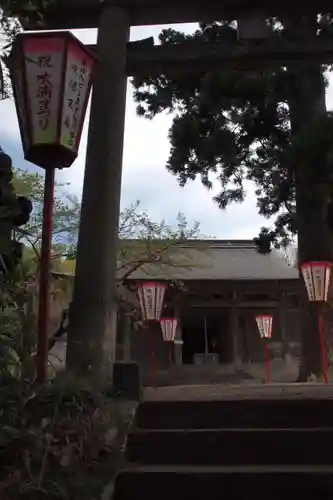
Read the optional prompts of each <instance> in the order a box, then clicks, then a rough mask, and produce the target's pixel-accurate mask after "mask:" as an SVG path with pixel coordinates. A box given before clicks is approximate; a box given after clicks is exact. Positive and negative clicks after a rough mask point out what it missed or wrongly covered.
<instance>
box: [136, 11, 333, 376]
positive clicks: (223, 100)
mask: <svg viewBox="0 0 333 500" xmlns="http://www.w3.org/2000/svg"><path fill="white" fill-rule="evenodd" d="M267 23H268V27H269V29H270V35H271V36H273V37H285V36H288V35H293V36H305V37H306V36H310V37H314V36H318V37H319V36H325V37H331V36H332V15H331V14H322V15H320V16H319V17H317V16H312V17H306V16H302V15H301V14H300V15H299V16H297V19H296V18H294V19H293V18H284V19H277V18H274V19H270V20H268V21H267ZM226 40H229V41H230V40H233V41H235V42H236V40H237V30H236V26H235V24H234V23H229V22H214V23H212V24H209V25H205V24H200V28H199V29H198V30H197V31H196V32H195V33H194V34H192V35H186V34H184V33H180V32H177V31H174V30H171V29H167V30H164V31H162V33H161V34H160V41H161V43H162V44H164V45H168V44H180V43H185V42H186V43H188V44H189V43H191V42H192V43H193V44H198V43H208V42H210V43H223V42H224V41H226ZM324 69H325V68H323V67H322V66H321V65H320V63H318V62H315V63H314V62H312V63H310V64H304V63H303V64H302V65H300V66H297V65H290V66H288V67H287V66H285V65H275V66H273V65H271V66H270V67H269V68H262V69H261V70H260V71H259V70H256V71H237V70H233V69H226V70H221V71H218V72H211V71H209V70H208V71H205V70H202V71H195V70H193V72H191V74H187V75H184V74H179V73H177V74H170V75H165V74H162V75H157V76H153V75H145V76H144V77H136V78H134V79H133V80H132V82H133V85H134V87H135V100H136V102H137V103H138V107H137V112H138V115H140V116H143V117H146V118H150V119H151V118H153V117H154V116H155V115H156V114H158V113H160V112H163V111H168V112H170V111H171V112H174V113H175V118H174V120H173V124H172V126H171V129H170V131H169V138H170V143H171V151H170V156H169V159H168V162H167V169H168V170H169V171H170V172H171V173H172V174H173V175H175V176H177V178H178V181H179V183H180V185H184V184H186V182H188V181H189V180H194V179H195V178H196V177H197V176H198V177H200V178H201V181H202V183H203V185H204V186H206V187H207V188H208V189H209V188H211V187H212V183H213V182H215V183H216V182H218V183H219V184H220V186H221V191H220V193H219V194H218V195H217V196H216V197H215V198H214V201H215V202H216V203H217V204H218V206H219V207H220V208H222V209H223V208H225V207H226V206H228V204H229V203H231V202H242V201H243V200H244V197H245V196H246V193H245V189H244V180H246V179H249V180H252V181H253V182H254V183H255V185H256V194H257V200H258V209H259V213H260V214H262V215H264V216H265V217H267V218H271V217H275V227H273V228H263V229H262V231H261V234H260V235H259V237H258V238H257V240H256V242H257V244H258V247H259V250H260V251H262V252H268V251H270V248H271V243H274V244H286V243H287V242H288V241H289V240H290V238H291V236H292V235H294V234H296V233H297V235H298V262H299V264H301V263H302V262H304V261H306V260H329V261H332V260H333V244H332V235H333V224H332V222H333V217H332V216H333V204H332V202H331V195H332V173H333V169H332V160H333V149H332V141H331V137H332V132H333V117H332V115H331V113H327V111H326V106H325V86H326V83H327V82H326V80H325V77H324V72H323V70H324ZM296 207H297V210H296ZM303 305H304V311H303V314H302V339H303V357H302V363H301V372H300V379H307V378H308V376H309V375H310V374H311V373H314V374H315V375H319V376H320V375H321V372H322V368H321V359H320V348H319V341H318V335H317V327H316V323H315V311H314V310H311V306H308V305H307V304H306V299H305V297H303ZM305 306H306V310H305Z"/></svg>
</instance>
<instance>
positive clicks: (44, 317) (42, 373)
mask: <svg viewBox="0 0 333 500" xmlns="http://www.w3.org/2000/svg"><path fill="white" fill-rule="evenodd" d="M54 178H55V169H54V168H49V169H46V170H45V183H44V204H43V230H42V244H41V257H40V269H39V303H38V347H37V380H38V382H39V383H43V382H44V381H45V379H46V376H47V362H48V351H49V338H48V337H49V336H48V325H49V309H50V271H51V251H52V227H53V205H54Z"/></svg>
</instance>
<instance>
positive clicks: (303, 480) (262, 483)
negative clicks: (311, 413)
mask: <svg viewBox="0 0 333 500" xmlns="http://www.w3.org/2000/svg"><path fill="white" fill-rule="evenodd" d="M309 455H311V450H310V449H309ZM298 495H299V496H301V495H304V497H306V498H315V499H316V500H331V499H332V498H333V467H317V468H316V467H314V466H308V467H289V468H288V467H286V466H285V467H238V468H237V467H193V466H192V467H188V466H186V467H152V466H149V467H138V468H133V469H132V470H124V471H122V472H120V473H119V474H118V476H117V477H116V481H115V490H114V497H113V498H114V500H140V499H145V500H157V499H158V500H171V499H172V500H184V498H186V499H187V498H191V499H192V500H196V499H197V500H199V499H200V500H202V499H203V498H209V500H220V499H221V498H224V497H225V498H228V500H229V499H230V500H244V499H249V500H250V499H251V500H252V499H255V500H267V499H269V500H295V498H298Z"/></svg>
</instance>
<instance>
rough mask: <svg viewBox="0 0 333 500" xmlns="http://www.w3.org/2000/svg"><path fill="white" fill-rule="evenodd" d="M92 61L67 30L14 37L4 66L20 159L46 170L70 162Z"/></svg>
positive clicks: (76, 146) (76, 147) (75, 151)
mask: <svg viewBox="0 0 333 500" xmlns="http://www.w3.org/2000/svg"><path fill="white" fill-rule="evenodd" d="M96 61H97V58H96V56H95V55H93V54H92V53H91V52H90V51H89V50H88V49H87V48H86V47H85V45H84V44H83V43H81V42H80V41H79V40H78V39H77V38H76V37H74V36H73V35H72V34H71V33H70V32H69V31H55V32H49V33H32V34H30V33H29V34H26V33H22V34H19V35H18V36H17V37H16V40H15V42H14V46H13V51H12V53H11V56H10V63H9V64H10V69H11V77H12V84H13V90H14V97H15V104H16V110H17V115H18V120H19V125H20V131H21V138H22V143H23V150H24V157H25V159H26V160H28V161H30V162H32V163H35V164H36V165H39V166H40V167H43V168H46V169H49V168H55V167H61V168H63V167H70V166H71V164H72V163H73V161H74V160H75V158H76V157H77V155H78V150H79V144H80V139H81V132H82V127H83V122H84V118H85V114H86V109H87V103H88V98H89V94H90V89H91V84H92V73H93V70H94V67H95V64H96Z"/></svg>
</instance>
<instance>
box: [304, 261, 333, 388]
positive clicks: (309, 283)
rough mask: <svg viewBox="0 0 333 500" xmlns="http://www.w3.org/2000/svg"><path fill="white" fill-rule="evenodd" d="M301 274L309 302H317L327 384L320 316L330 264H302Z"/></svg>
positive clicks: (320, 340)
mask: <svg viewBox="0 0 333 500" xmlns="http://www.w3.org/2000/svg"><path fill="white" fill-rule="evenodd" d="M301 273H302V276H303V280H304V283H305V288H306V291H307V294H308V299H309V301H310V302H317V308H318V331H319V342H320V349H321V358H322V363H323V375H324V380H325V383H326V384H327V382H328V373H327V359H326V346H325V331H324V324H323V315H322V310H321V308H322V303H324V302H327V299H328V291H329V288H330V284H331V278H332V262H326V261H323V262H318V261H311V262H304V264H302V265H301Z"/></svg>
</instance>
